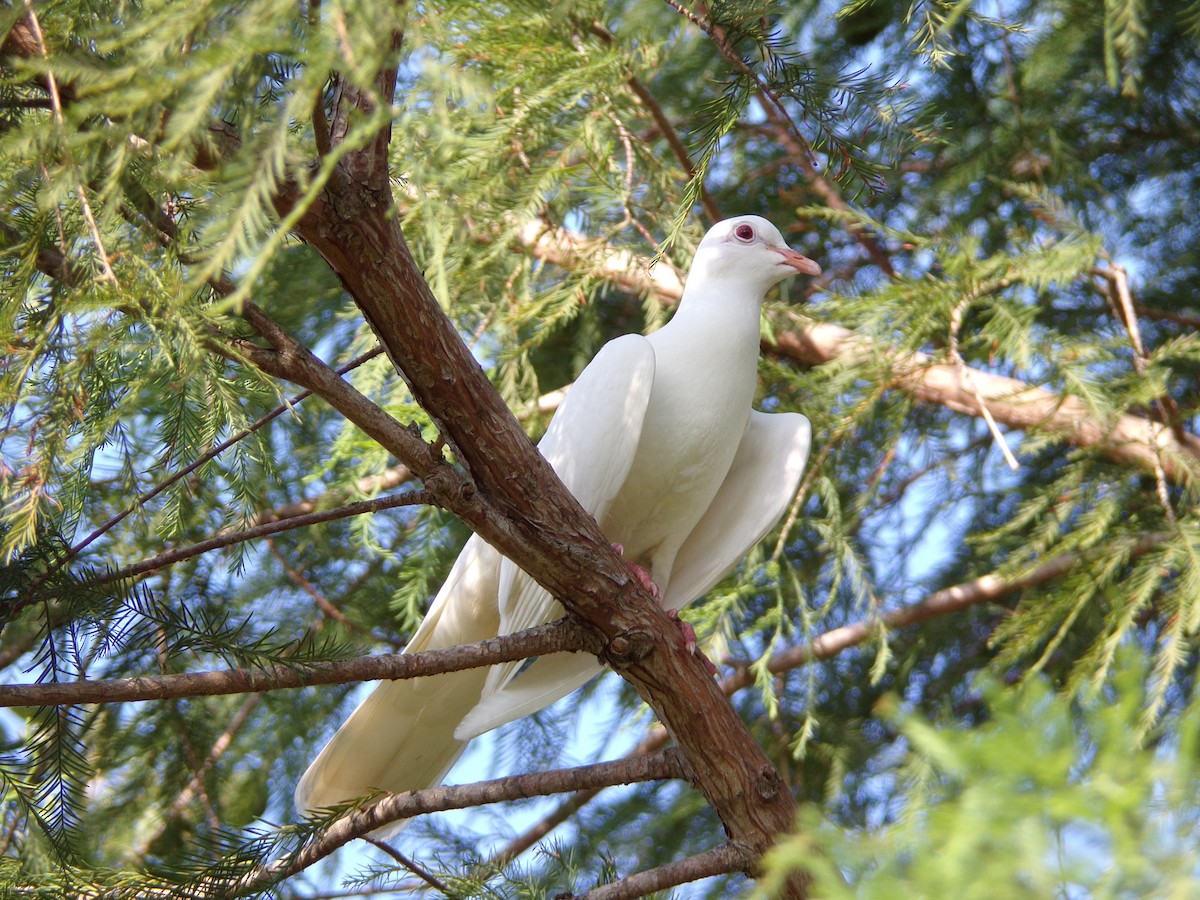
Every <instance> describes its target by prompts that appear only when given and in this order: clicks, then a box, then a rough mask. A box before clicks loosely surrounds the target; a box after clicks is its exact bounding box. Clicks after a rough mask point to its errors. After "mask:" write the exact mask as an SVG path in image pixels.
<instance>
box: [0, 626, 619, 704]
mask: <svg viewBox="0 0 1200 900" xmlns="http://www.w3.org/2000/svg"><path fill="white" fill-rule="evenodd" d="M585 646H590V647H591V650H592V651H593V652H594V651H595V650H598V649H599V648H598V647H596V646H595V643H594V641H590V640H589V638H588V635H587V634H586V633H585V632H584V631H583V630H582V629H580V627H579V626H578V625H577V624H576V623H574V622H573V621H572V620H570V619H562V620H559V621H557V622H551V623H550V624H548V625H539V626H537V627H535V628H530V629H527V630H525V631H520V632H516V633H514V634H506V635H502V636H500V637H494V638H488V639H487V640H485V641H478V642H477V643H474V644H463V645H462V646H459V647H449V648H447V649H445V650H425V651H423V652H421V653H384V654H380V655H378V656H362V657H357V658H355V659H346V660H339V661H335V662H326V661H314V662H302V661H296V662H289V663H287V664H282V663H280V664H276V665H272V666H264V667H263V668H260V669H220V670H216V671H212V672H190V673H184V674H178V675H154V676H146V677H142V678H114V679H111V680H107V681H66V682H57V683H46V684H5V685H0V707H9V706H76V705H80V704H87V703H130V702H136V701H140V700H170V699H178V698H180V697H213V696H217V695H220V694H248V693H262V692H265V691H278V690H284V689H288V688H301V687H311V686H313V685H318V684H346V683H348V682H355V681H378V680H392V679H399V678H421V677H424V676H426V675H440V674H442V673H444V672H456V671H459V670H460V669H475V668H479V667H481V666H490V665H494V664H495V663H502V662H512V661H514V660H520V659H528V658H529V657H531V656H540V655H542V654H546V653H558V652H563V651H578V650H581V649H583V648H584V647H585Z"/></svg>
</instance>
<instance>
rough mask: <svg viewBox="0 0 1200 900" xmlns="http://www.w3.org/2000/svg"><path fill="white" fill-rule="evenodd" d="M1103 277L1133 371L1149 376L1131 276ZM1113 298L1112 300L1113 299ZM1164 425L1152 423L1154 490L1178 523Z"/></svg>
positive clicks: (1115, 272) (1119, 271)
mask: <svg viewBox="0 0 1200 900" xmlns="http://www.w3.org/2000/svg"><path fill="white" fill-rule="evenodd" d="M1101 274H1102V275H1103V276H1104V277H1105V278H1107V279H1108V282H1109V284H1111V285H1112V288H1113V293H1115V294H1116V302H1115V306H1116V311H1117V313H1118V316H1117V318H1119V319H1120V320H1121V324H1123V325H1124V326H1125V331H1126V332H1127V333H1128V334H1129V343H1130V345H1131V346H1132V348H1133V370H1134V371H1135V372H1137V374H1138V375H1145V374H1146V364H1147V361H1148V359H1147V356H1146V347H1145V345H1144V344H1143V343H1142V332H1141V328H1139V326H1138V320H1137V312H1136V311H1135V310H1134V304H1133V297H1132V295H1131V294H1130V292H1129V276H1128V274H1127V273H1126V271H1125V267H1124V266H1116V265H1110V266H1109V267H1108V268H1107V269H1104V270H1101ZM1110 299H1111V298H1110ZM1155 405H1156V406H1157V407H1158V411H1159V413H1160V414H1161V415H1162V416H1163V417H1164V418H1170V411H1169V410H1168V408H1167V403H1166V402H1164V401H1163V400H1157V401H1155ZM1164 430H1165V429H1164V426H1163V425H1162V424H1161V423H1159V422H1154V421H1153V420H1152V422H1151V433H1152V434H1153V436H1154V453H1155V457H1154V487H1155V492H1156V493H1157V495H1158V502H1159V505H1160V506H1162V508H1163V512H1164V514H1165V515H1166V517H1167V521H1168V522H1170V523H1171V524H1175V523H1176V522H1177V521H1178V520H1177V518H1176V516H1175V507H1174V506H1173V505H1172V504H1171V495H1170V493H1169V491H1168V490H1167V473H1166V470H1165V469H1164V467H1163V460H1162V443H1161V442H1160V440H1159V436H1160V435H1161V433H1162V432H1163V431H1164Z"/></svg>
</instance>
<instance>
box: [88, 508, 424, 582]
mask: <svg viewBox="0 0 1200 900" xmlns="http://www.w3.org/2000/svg"><path fill="white" fill-rule="evenodd" d="M435 502H436V499H435V498H434V497H433V496H431V495H430V494H429V493H428V492H427V491H405V492H404V493H403V494H395V495H393V496H391V497H376V498H374V499H372V500H360V501H358V502H357V503H348V504H346V505H345V506H339V507H338V508H337V509H325V510H321V511H320V512H314V513H307V514H304V515H297V516H291V517H290V518H286V519H276V520H273V521H270V522H264V523H263V524H261V525H255V526H254V527H253V528H247V529H245V530H243V531H235V532H229V533H227V534H219V535H217V536H216V537H213V538H209V539H208V540H206V541H199V542H197V543H195V544H188V545H187V546H186V547H174V548H172V549H170V550H164V551H163V552H162V553H159V554H158V555H157V556H154V557H152V558H150V559H147V560H143V561H142V562H140V563H134V564H133V565H132V566H126V567H125V568H123V569H118V570H117V571H115V572H112V573H109V574H105V575H102V576H101V577H100V578H98V579H97V581H96V583H98V584H105V583H107V582H110V581H120V580H121V579H123V578H135V577H137V576H138V575H146V574H148V573H150V572H155V571H158V570H159V569H165V568H166V567H167V566H172V565H174V564H175V563H178V562H183V561H184V560H185V559H191V558H192V557H194V556H200V555H201V554H204V553H208V552H210V551H212V550H219V549H221V548H222V547H229V546H232V545H233V544H241V543H244V542H246V541H253V540H257V539H258V538H263V537H269V536H270V535H273V534H278V533H279V532H281V531H291V530H292V529H295V528H307V527H308V526H310V525H319V524H321V523H323V522H335V521H337V520H338V519H347V518H350V517H351V516H362V515H366V514H368V513H377V512H382V511H383V510H385V509H396V508H397V507H400V506H419V505H422V504H431V503H435Z"/></svg>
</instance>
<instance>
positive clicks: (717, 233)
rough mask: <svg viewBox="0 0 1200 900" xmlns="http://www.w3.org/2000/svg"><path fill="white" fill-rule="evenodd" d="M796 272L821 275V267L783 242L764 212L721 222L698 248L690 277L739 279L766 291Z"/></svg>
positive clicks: (710, 231) (725, 280) (710, 230)
mask: <svg viewBox="0 0 1200 900" xmlns="http://www.w3.org/2000/svg"><path fill="white" fill-rule="evenodd" d="M796 274H803V275H820V274H821V267H820V266H818V265H817V264H816V263H815V262H813V261H812V260H811V259H809V258H808V257H807V256H803V255H801V254H799V253H797V252H796V251H795V250H793V249H792V248H791V247H789V246H788V245H787V244H786V243H784V240H783V235H781V234H780V233H779V229H778V228H776V227H775V226H774V225H772V224H771V223H770V222H768V221H767V220H766V219H764V218H763V217H762V216H738V217H737V218H734V219H726V220H725V221H723V222H718V223H717V224H716V225H714V226H713V227H712V228H710V229H709V230H708V234H706V235H704V240H702V241H701V242H700V246H699V247H697V248H696V258H695V260H694V261H693V262H692V271H691V276H690V279H689V280H691V279H694V278H696V276H697V275H699V276H700V277H701V278H702V279H704V280H705V281H708V280H713V281H723V282H730V281H733V282H740V283H742V284H747V283H749V284H753V285H755V286H756V287H760V288H761V289H762V292H763V293H766V291H767V290H768V289H769V288H771V287H772V286H774V285H776V284H778V283H779V282H781V281H783V280H784V279H785V278H790V277H791V276H793V275H796Z"/></svg>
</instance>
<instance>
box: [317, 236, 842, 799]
mask: <svg viewBox="0 0 1200 900" xmlns="http://www.w3.org/2000/svg"><path fill="white" fill-rule="evenodd" d="M820 271H821V269H820V267H819V266H818V265H817V264H816V263H814V262H813V261H812V260H810V259H808V258H807V257H805V256H802V255H801V254H799V253H796V252H795V251H793V250H791V249H790V248H789V247H788V246H787V244H785V243H784V240H783V237H782V236H781V235H780V233H779V231H778V230H777V229H776V228H775V226H773V225H772V224H771V223H770V222H768V221H767V220H766V219H763V218H761V217H759V216H740V217H738V218H734V219H727V220H725V221H723V222H720V223H718V224H717V225H714V226H713V227H712V228H711V229H710V230H709V232H708V234H706V235H705V236H704V240H702V241H701V242H700V246H699V247H698V248H697V250H696V256H695V259H694V260H693V262H692V267H691V271H690V273H689V275H688V280H687V284H686V286H685V288H684V291H683V298H682V300H681V301H680V305H679V309H678V311H677V312H676V314H675V316H674V317H673V318H672V319H671V321H670V322H669V323H668V324H667V325H666V326H665V327H663V328H662V329H660V330H658V331H656V332H654V333H653V334H651V335H649V336H648V337H643V336H641V335H634V334H631V335H625V336H624V337H620V338H617V339H615V340H613V341H611V342H609V343H608V344H607V345H605V346H604V347H603V348H602V349H601V350H600V352H599V353H598V354H597V355H596V357H595V359H593V360H592V362H591V363H590V364H589V365H588V366H587V368H585V369H584V370H583V373H582V374H581V375H580V376H579V378H578V380H577V381H576V382H575V384H574V386H572V388H571V389H570V391H569V392H568V393H567V396H566V399H565V400H564V401H563V404H562V406H561V407H560V408H559V410H558V412H557V414H556V415H555V417H554V420H553V421H552V422H551V424H550V428H549V430H548V431H547V432H546V435H545V437H544V438H543V439H542V441H541V443H540V444H538V448H539V449H540V450H541V452H542V454H543V455H544V456H545V457H546V459H547V460H548V461H549V462H550V465H551V466H553V467H554V471H555V472H556V473H557V474H558V476H559V478H561V479H562V481H563V484H564V485H566V487H567V489H568V490H570V491H571V493H572V494H574V496H575V497H576V499H578V500H579V502H580V504H581V505H582V506H583V508H584V509H586V510H587V511H588V512H589V513H591V514H592V515H593V516H595V518H596V521H597V522H598V523H599V525H600V530H601V531H602V532H603V533H604V535H605V536H606V537H607V538H608V539H609V540H610V541H612V542H613V543H614V545H619V546H620V548H621V552H622V555H623V558H624V559H625V560H626V562H628V563H631V564H633V565H634V566H638V567H641V568H642V569H644V570H645V572H646V573H648V574H649V576H650V577H651V578H652V579H653V581H654V583H655V584H657V585H658V588H659V591H660V600H661V603H662V605H663V606H664V608H666V609H667V610H677V609H679V608H680V607H683V606H685V605H686V604H688V603H690V602H692V601H693V600H695V599H696V598H697V597H700V596H701V595H703V594H704V593H705V592H707V591H708V590H710V589H711V588H712V587H713V585H715V584H716V583H717V581H719V580H720V579H721V578H722V577H723V576H724V575H725V573H726V572H728V571H729V570H730V569H731V568H733V566H734V565H736V564H737V562H738V561H739V560H740V559H741V558H742V556H744V555H745V554H746V552H747V551H748V550H749V549H750V548H751V547H752V546H753V545H754V544H755V543H756V542H757V541H758V540H759V539H761V538H762V536H763V535H764V534H766V533H767V532H768V531H769V530H770V529H771V527H772V526H773V525H774V524H775V523H776V522H777V521H778V520H779V517H780V516H781V515H782V514H783V512H784V510H785V509H786V508H787V506H788V504H789V503H790V502H791V498H792V496H793V495H794V494H795V491H796V487H797V485H798V483H799V480H800V476H801V473H802V472H803V470H804V464H805V461H806V460H807V458H808V449H809V443H810V437H811V431H810V427H809V423H808V420H807V419H806V418H805V417H804V416H802V415H800V414H798V413H780V414H774V415H768V414H766V413H761V412H758V411H756V410H752V409H751V408H750V404H751V402H752V401H753V399H754V391H755V386H756V383H757V370H758V353H759V340H760V331H759V329H760V318H761V307H762V301H763V297H764V296H765V294H766V292H767V291H768V290H769V289H770V288H771V287H773V286H774V285H775V284H778V283H779V282H780V281H782V280H783V279H785V278H788V277H790V276H792V275H795V274H796V273H798V272H799V273H803V274H806V275H818V274H820ZM562 614H563V609H562V607H561V606H560V605H559V603H558V602H557V601H555V600H554V598H553V597H551V596H550V594H549V593H547V592H546V591H545V590H544V589H543V588H541V587H540V586H539V585H538V584H537V583H536V582H535V581H534V580H533V579H532V578H530V577H529V576H528V575H526V574H525V573H524V572H523V571H521V570H520V569H519V568H517V567H516V566H515V565H514V564H513V563H511V562H509V560H507V559H505V558H504V557H502V556H501V555H500V554H499V553H498V552H497V551H495V550H493V549H492V548H491V547H490V546H489V545H488V544H486V543H485V542H484V541H483V540H481V539H480V538H479V537H478V536H475V537H472V538H471V539H470V540H468V541H467V544H466V546H465V547H464V548H463V551H462V553H461V554H460V555H459V557H458V560H457V561H456V562H455V564H454V567H453V568H452V569H451V571H450V574H449V576H448V577H447V579H446V582H445V584H444V585H443V586H442V589H441V591H439V592H438V595H437V597H436V598H435V600H434V601H433V605H432V606H431V607H430V610H429V613H428V614H427V615H426V616H425V620H424V621H423V622H422V623H421V626H420V628H419V629H418V630H417V633H416V634H415V635H414V636H413V639H412V641H411V642H410V643H409V645H408V647H407V648H406V652H414V653H415V652H418V651H421V650H433V649H438V648H443V647H452V646H455V645H458V644H466V643H470V642H473V641H479V640H483V639H485V638H489V637H494V636H496V635H497V634H511V633H513V632H516V631H520V630H522V629H525V628H529V627H532V626H534V625H540V624H543V623H545V622H551V621H553V620H555V619H557V618H559V617H560V616H561V615H562ZM523 665H524V664H523V663H519V662H517V663H505V664H502V665H495V666H492V667H490V668H487V669H469V670H466V671H462V672H451V673H447V674H443V675H435V676H430V677H427V678H416V679H407V680H402V681H386V682H381V683H380V684H379V685H378V686H377V687H376V688H375V690H374V692H373V693H372V694H371V695H370V696H369V697H368V698H367V699H366V700H365V701H363V703H362V704H361V705H360V706H359V707H358V708H357V709H356V710H355V711H354V713H353V714H352V715H351V716H350V718H349V719H347V720H346V722H345V723H344V724H343V725H342V727H341V728H340V729H339V730H338V731H337V733H336V734H334V736H333V737H332V738H331V739H330V741H329V743H328V744H326V745H325V748H324V749H323V750H322V751H321V753H320V755H318V756H317V758H316V760H314V761H313V763H312V765H310V766H309V768H308V771H306V772H305V773H304V776H303V777H302V778H301V779H300V784H299V785H298V787H297V788H296V798H295V799H296V807H297V809H298V810H299V811H300V812H301V813H302V814H303V813H309V812H313V811H315V810H317V809H320V808H323V807H327V806H332V805H334V804H337V803H341V802H344V801H347V800H350V799H353V798H355V797H360V796H362V795H364V794H367V793H369V792H371V791H372V790H376V789H378V790H385V791H394V792H400V791H407V790H416V789H420V788H425V787H429V786H431V785H435V784H438V783H439V782H440V781H441V780H442V779H443V778H444V777H445V775H446V773H447V772H448V771H449V770H450V767H451V766H453V765H454V762H455V761H456V760H457V759H458V757H459V756H460V755H461V754H462V752H463V750H464V749H465V748H466V745H467V742H468V741H469V740H470V739H471V738H473V737H475V736H477V735H479V734H482V733H483V732H485V731H488V730H490V729H492V728H496V727H497V726H499V725H502V724H504V723H506V722H511V721H513V720H514V719H517V718H520V717H521V716H525V715H528V714H530V713H533V712H536V711H537V710H539V709H541V708H542V707H544V706H548V705H549V704H551V703H553V702H554V701H556V700H558V699H560V698H562V697H565V696H566V695H567V694H569V693H570V692H571V691H573V690H575V689H576V688H577V687H579V686H580V685H582V684H583V683H584V682H586V681H588V680H589V679H591V678H592V677H594V676H595V675H597V674H598V673H599V672H600V671H601V666H600V664H599V663H598V662H597V660H596V659H595V657H592V656H590V655H588V654H586V653H556V654H552V655H549V656H544V657H541V658H539V659H537V660H536V661H535V662H533V663H532V664H531V665H528V666H524V667H523Z"/></svg>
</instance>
